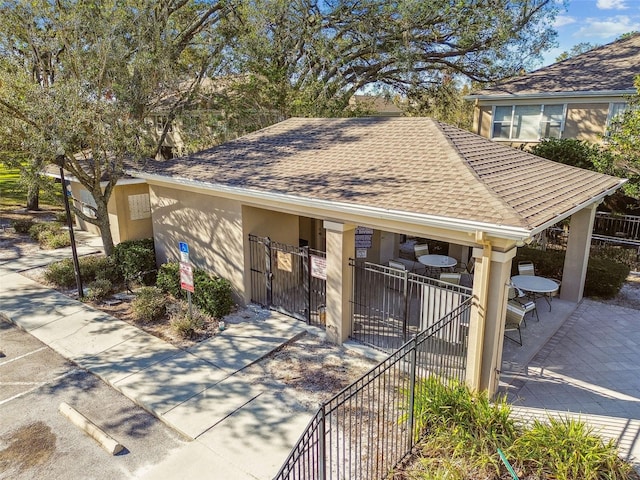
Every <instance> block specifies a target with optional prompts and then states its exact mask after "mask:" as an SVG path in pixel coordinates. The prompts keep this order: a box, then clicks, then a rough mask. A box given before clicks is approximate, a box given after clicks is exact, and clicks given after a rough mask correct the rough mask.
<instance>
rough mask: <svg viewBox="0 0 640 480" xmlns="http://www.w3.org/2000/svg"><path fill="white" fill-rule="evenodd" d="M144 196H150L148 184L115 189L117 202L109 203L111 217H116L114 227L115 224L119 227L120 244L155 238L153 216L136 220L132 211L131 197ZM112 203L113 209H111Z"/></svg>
mask: <svg viewBox="0 0 640 480" xmlns="http://www.w3.org/2000/svg"><path fill="white" fill-rule="evenodd" d="M143 194H149V186H148V185H147V184H146V183H137V184H131V185H118V186H116V188H115V189H114V191H113V194H112V200H115V203H114V202H113V201H110V202H109V206H110V208H109V215H110V216H112V215H115V217H116V218H115V219H114V218H113V217H112V218H111V222H112V225H113V224H114V223H117V225H118V233H119V242H124V241H125V240H139V239H141V238H151V237H153V226H152V223H151V216H149V217H148V218H139V219H135V220H134V219H133V218H132V217H133V215H132V212H131V210H130V204H129V196H131V195H143ZM112 203H113V207H111V204H112ZM112 230H113V228H112Z"/></svg>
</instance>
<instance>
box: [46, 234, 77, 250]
mask: <svg viewBox="0 0 640 480" xmlns="http://www.w3.org/2000/svg"><path fill="white" fill-rule="evenodd" d="M38 243H39V244H40V247H42V248H44V249H45V250H55V249H56V248H63V247H68V246H70V245H71V236H70V235H69V232H68V231H66V230H58V231H52V230H44V231H43V232H41V233H40V237H39V238H38Z"/></svg>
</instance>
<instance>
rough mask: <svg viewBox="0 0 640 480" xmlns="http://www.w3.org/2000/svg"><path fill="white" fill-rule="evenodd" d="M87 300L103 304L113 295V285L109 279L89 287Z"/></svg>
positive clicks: (90, 284)
mask: <svg viewBox="0 0 640 480" xmlns="http://www.w3.org/2000/svg"><path fill="white" fill-rule="evenodd" d="M87 287H88V291H87V296H86V299H87V300H89V301H92V302H101V301H102V300H104V299H105V298H107V297H108V296H109V295H111V293H113V284H112V283H111V282H110V281H109V280H107V279H99V280H94V281H93V282H90V283H89V284H88V285H87Z"/></svg>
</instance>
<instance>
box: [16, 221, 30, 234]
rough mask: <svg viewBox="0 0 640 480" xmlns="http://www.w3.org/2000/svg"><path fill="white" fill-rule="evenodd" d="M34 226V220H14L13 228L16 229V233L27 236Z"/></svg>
mask: <svg viewBox="0 0 640 480" xmlns="http://www.w3.org/2000/svg"><path fill="white" fill-rule="evenodd" d="M33 225H34V223H33V220H31V219H24V220H13V221H12V222H11V226H12V227H13V228H14V229H15V231H16V233H22V234H26V233H29V229H30V228H31V227H32V226H33Z"/></svg>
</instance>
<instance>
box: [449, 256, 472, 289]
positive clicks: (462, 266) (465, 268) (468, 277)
mask: <svg viewBox="0 0 640 480" xmlns="http://www.w3.org/2000/svg"><path fill="white" fill-rule="evenodd" d="M475 266H476V259H475V258H473V257H471V258H470V259H469V261H468V262H467V263H464V262H460V263H459V264H458V265H457V266H456V268H455V269H454V271H455V272H456V273H459V274H460V275H461V277H462V278H461V280H460V281H461V283H463V284H464V285H465V286H466V287H473V269H474V267H475Z"/></svg>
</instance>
